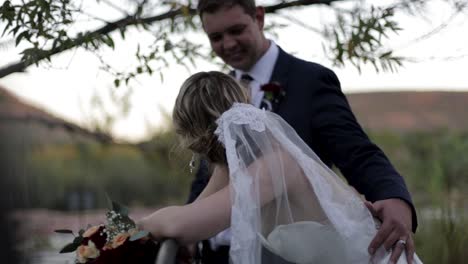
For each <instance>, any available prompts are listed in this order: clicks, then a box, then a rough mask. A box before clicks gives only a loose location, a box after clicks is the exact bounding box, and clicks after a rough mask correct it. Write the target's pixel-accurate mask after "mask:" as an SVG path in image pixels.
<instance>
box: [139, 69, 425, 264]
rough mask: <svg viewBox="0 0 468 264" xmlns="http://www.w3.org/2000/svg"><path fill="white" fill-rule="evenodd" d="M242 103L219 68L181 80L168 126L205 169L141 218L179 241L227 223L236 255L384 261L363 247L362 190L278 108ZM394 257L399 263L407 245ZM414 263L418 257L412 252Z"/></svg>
mask: <svg viewBox="0 0 468 264" xmlns="http://www.w3.org/2000/svg"><path fill="white" fill-rule="evenodd" d="M248 102H249V98H248V96H247V95H246V93H245V92H244V89H243V88H241V86H240V85H239V84H238V83H237V82H236V81H235V80H234V79H233V78H231V77H230V76H228V75H226V74H223V73H220V72H200V73H197V74H195V75H193V76H191V77H190V78H189V79H187V80H186V81H185V83H184V84H183V85H182V87H181V90H180V93H179V95H178V97H177V100H176V103H175V107H174V112H173V121H174V126H175V128H176V132H177V134H178V135H179V136H180V137H181V140H182V142H183V144H184V145H185V146H186V147H187V148H188V149H190V150H192V151H193V152H194V153H196V154H198V155H200V156H202V157H203V158H205V159H208V160H209V161H210V163H211V164H213V173H212V176H211V178H210V181H209V183H208V185H207V187H206V188H205V189H204V191H203V192H202V194H201V195H200V196H199V197H198V199H197V200H196V201H195V202H193V203H192V204H188V205H184V206H170V207H166V208H163V209H160V210H158V211H156V212H154V213H153V214H151V215H149V216H147V217H145V218H143V219H141V220H140V221H139V226H140V227H141V228H143V229H145V230H148V231H150V232H151V233H152V235H153V236H154V237H155V238H156V239H163V238H174V239H176V240H177V241H178V242H179V243H180V244H190V243H195V242H198V241H200V240H204V239H208V238H210V237H213V236H214V235H216V234H217V233H219V232H221V231H222V230H224V229H226V228H228V227H229V226H230V227H231V233H232V237H231V248H230V259H231V262H232V263H234V264H259V263H301V264H302V263H304V264H306V263H350V264H352V263H358V264H361V263H388V261H389V258H390V254H391V252H388V251H386V250H385V249H384V248H383V247H382V248H380V249H378V250H377V252H376V254H374V255H373V256H370V255H369V253H368V252H367V247H368V245H369V243H370V242H371V240H372V238H373V237H374V236H375V234H376V232H377V227H376V225H377V222H376V221H375V220H374V219H373V217H372V215H371V213H370V212H369V211H368V209H367V208H366V206H365V204H364V201H363V200H362V199H361V197H360V196H359V195H358V194H357V193H356V192H355V191H354V190H353V189H352V188H351V187H350V186H349V185H347V184H346V183H345V182H344V181H343V180H342V179H341V178H340V177H339V176H337V175H336V174H335V173H334V172H333V171H332V170H330V169H329V168H328V167H327V166H326V165H324V164H323V163H322V162H321V161H320V159H319V158H318V157H317V155H315V153H314V152H313V151H312V150H311V149H310V148H309V147H308V146H307V145H306V144H305V143H304V142H303V141H302V140H301V139H300V138H299V136H298V135H297V134H296V132H295V131H294V130H293V129H292V128H291V127H290V126H289V125H288V124H287V123H286V122H285V121H284V120H283V119H281V117H279V116H278V115H276V114H274V113H271V112H268V111H264V110H260V109H257V108H255V107H254V106H251V105H249V104H247V103H248ZM398 263H406V256H405V254H402V255H401V257H400V259H399V261H398ZM413 263H421V262H420V260H419V259H418V257H417V256H416V255H414V260H413Z"/></svg>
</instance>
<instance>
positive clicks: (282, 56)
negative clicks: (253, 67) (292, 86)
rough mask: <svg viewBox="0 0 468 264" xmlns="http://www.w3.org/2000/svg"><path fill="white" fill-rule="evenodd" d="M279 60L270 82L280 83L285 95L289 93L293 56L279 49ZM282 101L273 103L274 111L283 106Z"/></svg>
mask: <svg viewBox="0 0 468 264" xmlns="http://www.w3.org/2000/svg"><path fill="white" fill-rule="evenodd" d="M278 48H279V54H278V59H277V60H276V63H275V67H274V68H273V73H272V74H271V78H270V82H271V83H275V82H276V83H278V84H279V85H280V86H281V89H282V90H283V91H284V93H287V90H288V76H289V70H290V69H291V67H290V66H291V62H292V56H291V55H289V54H288V53H286V52H285V51H284V50H283V49H281V47H279V46H278ZM281 99H283V98H279V100H277V102H273V104H272V111H273V112H277V111H278V106H279V105H280V104H281Z"/></svg>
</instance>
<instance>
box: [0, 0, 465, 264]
mask: <svg viewBox="0 0 468 264" xmlns="http://www.w3.org/2000/svg"><path fill="white" fill-rule="evenodd" d="M257 2H258V3H259V4H263V5H265V6H266V10H267V16H266V32H267V36H268V38H270V39H272V40H274V41H275V42H276V43H277V44H278V45H280V46H281V47H282V48H283V49H285V50H286V51H288V52H292V53H294V54H295V55H296V56H298V57H300V58H303V59H306V60H310V61H314V62H318V63H321V64H323V65H325V66H327V67H330V68H331V69H333V70H334V71H335V72H336V74H337V75H338V78H339V79H340V81H341V84H342V89H343V91H344V92H345V94H346V95H347V98H348V100H349V102H350V104H351V107H352V109H353V111H354V113H355V115H356V117H357V119H358V120H359V122H360V123H361V125H362V126H363V127H364V129H365V130H366V132H367V133H368V134H369V135H370V136H371V138H372V139H373V140H374V142H375V143H376V144H377V145H379V146H380V147H381V148H382V149H383V150H384V152H385V153H386V154H387V156H388V157H389V158H390V160H391V161H392V162H393V164H394V165H395V167H396V168H397V169H398V170H399V171H400V172H401V174H402V175H403V176H404V178H405V180H406V183H407V185H408V188H409V190H410V192H411V193H412V196H413V199H414V202H415V205H416V209H417V211H418V216H419V227H418V231H417V233H416V236H415V238H416V247H417V253H418V255H419V256H420V258H421V259H422V260H423V261H424V263H465V262H466V259H468V251H466V245H467V244H468V215H467V214H468V202H467V201H468V200H467V198H468V192H467V191H466V190H467V187H468V170H467V168H468V155H466V153H468V122H466V116H467V114H468V111H467V109H468V74H466V69H467V68H468V34H466V32H468V1H465V0H464V1H462V0H444V1H442V0H441V1H438V0H427V1H418V0H400V1H398V0H386V1H363V0H360V1H357V0H356V1H353V0H346V1H345V0H329V1H313V0H311V1H257ZM0 3H1V7H0V30H1V31H2V32H3V35H2V36H1V39H0V136H1V137H0V154H1V163H0V164H1V166H2V167H1V171H0V173H1V174H0V175H1V179H0V180H1V182H0V183H1V184H0V185H1V186H2V188H1V189H0V195H1V196H0V198H1V201H2V202H3V204H1V209H2V210H1V213H2V215H1V219H0V220H1V222H0V226H1V227H2V228H4V229H5V231H13V232H10V233H8V232H6V233H5V234H6V235H5V236H4V237H3V238H2V239H4V240H5V244H2V245H6V246H5V247H3V246H2V248H5V251H2V255H3V254H5V257H4V258H3V257H2V259H8V260H11V261H9V262H8V263H73V258H74V255H73V254H62V255H60V254H58V251H59V250H60V248H61V247H62V246H63V245H65V243H67V242H69V241H71V239H72V237H67V236H66V235H58V234H55V233H54V232H53V230H55V229H62V228H68V229H73V230H79V229H80V228H84V227H86V225H88V224H97V223H100V222H103V221H104V220H105V218H104V212H105V210H106V208H107V200H106V195H107V196H109V197H110V198H111V199H113V200H115V201H118V202H119V203H121V204H125V205H127V206H129V207H130V216H131V217H133V218H134V219H138V218H139V217H141V216H143V215H145V214H148V213H150V212H152V211H153V210H155V209H157V208H158V207H161V206H166V205H174V204H183V203H185V201H186V199H187V195H188V190H189V186H190V182H191V180H192V177H193V175H191V174H190V172H189V166H188V163H189V160H190V157H191V153H188V152H186V151H184V150H182V149H181V148H179V147H178V145H177V138H176V136H175V134H174V132H173V129H172V126H171V118H170V113H171V111H172V107H173V104H174V100H175V97H176V95H177V93H178V90H179V87H180V85H181V84H182V82H183V81H184V80H185V79H186V78H187V77H188V76H190V75H191V74H193V73H195V72H197V71H200V70H204V71H208V70H224V71H227V70H228V69H227V68H226V66H225V65H223V64H222V62H221V61H220V60H219V59H216V58H214V56H213V54H212V53H211V52H210V48H209V44H208V40H207V39H206V37H205V36H204V35H203V33H202V32H201V31H200V21H199V19H198V17H196V16H194V9H193V8H194V6H195V5H196V1H183V0H172V1H151V0H148V1H143V0H142V1H137V0H118V1H108V0H100V1H96V0H81V1H78V0H70V1H68V0H35V1H0ZM2 231H3V230H2ZM2 233H3V232H2ZM11 241H13V243H11ZM2 243H3V241H2ZM15 252H16V253H17V254H16V255H17V256H19V257H21V259H20V260H18V259H14V258H13V257H15Z"/></svg>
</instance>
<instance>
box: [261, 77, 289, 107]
mask: <svg viewBox="0 0 468 264" xmlns="http://www.w3.org/2000/svg"><path fill="white" fill-rule="evenodd" d="M260 90H262V91H263V92H264V93H265V94H264V96H263V100H262V106H261V108H264V109H266V110H269V111H273V109H274V108H275V107H276V106H277V105H278V104H279V102H280V100H281V99H282V98H283V97H284V96H285V95H286V92H285V91H284V89H283V87H281V84H280V83H278V82H271V83H267V84H264V85H262V86H261V87H260Z"/></svg>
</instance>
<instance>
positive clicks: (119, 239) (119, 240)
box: [112, 233, 130, 248]
mask: <svg viewBox="0 0 468 264" xmlns="http://www.w3.org/2000/svg"><path fill="white" fill-rule="evenodd" d="M129 237H130V234H129V233H120V234H118V235H117V236H115V237H114V239H113V240H112V247H113V248H117V247H119V246H120V245H122V244H123V243H125V241H126V240H127V238H129Z"/></svg>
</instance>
